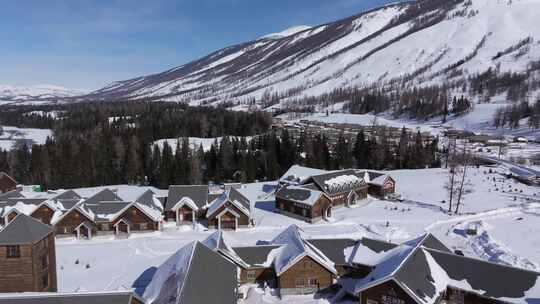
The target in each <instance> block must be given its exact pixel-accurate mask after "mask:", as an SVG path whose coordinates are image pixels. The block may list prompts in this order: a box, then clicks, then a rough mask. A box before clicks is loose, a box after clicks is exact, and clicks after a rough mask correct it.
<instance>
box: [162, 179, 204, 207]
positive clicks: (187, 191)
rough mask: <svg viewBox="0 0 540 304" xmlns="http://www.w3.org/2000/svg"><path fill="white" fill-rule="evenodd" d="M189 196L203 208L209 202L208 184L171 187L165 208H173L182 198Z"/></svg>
mask: <svg viewBox="0 0 540 304" xmlns="http://www.w3.org/2000/svg"><path fill="white" fill-rule="evenodd" d="M184 197H189V198H190V199H191V200H192V201H193V202H194V203H195V205H197V207H198V208H203V207H204V206H205V205H206V204H207V202H208V186H206V185H192V186H189V185H175V186H170V187H169V197H168V198H167V206H165V210H171V209H172V207H174V205H176V203H178V202H179V201H180V200H181V199H182V198H184Z"/></svg>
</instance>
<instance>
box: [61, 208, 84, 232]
mask: <svg viewBox="0 0 540 304" xmlns="http://www.w3.org/2000/svg"><path fill="white" fill-rule="evenodd" d="M85 221H89V222H91V220H90V219H89V218H88V217H86V216H85V215H84V214H82V213H81V212H80V211H79V210H76V209H74V210H71V211H70V212H69V213H68V214H66V215H65V216H64V217H63V218H62V219H61V220H60V221H59V222H58V223H56V225H55V226H54V228H55V231H56V234H73V233H74V232H75V228H77V227H78V226H79V225H80V224H82V223H83V222H85Z"/></svg>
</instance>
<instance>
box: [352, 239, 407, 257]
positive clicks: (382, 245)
mask: <svg viewBox="0 0 540 304" xmlns="http://www.w3.org/2000/svg"><path fill="white" fill-rule="evenodd" d="M360 242H361V243H362V245H364V246H366V247H368V248H369V249H371V250H373V251H374V252H377V253H379V252H382V251H388V250H390V249H393V248H395V247H397V246H398V244H393V243H389V242H385V241H381V240H376V239H370V238H362V239H361V240H360Z"/></svg>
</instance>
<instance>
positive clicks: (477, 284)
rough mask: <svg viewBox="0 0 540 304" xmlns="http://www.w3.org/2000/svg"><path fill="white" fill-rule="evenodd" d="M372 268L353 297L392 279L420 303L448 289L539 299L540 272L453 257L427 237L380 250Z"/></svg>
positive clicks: (512, 298) (504, 297)
mask: <svg viewBox="0 0 540 304" xmlns="http://www.w3.org/2000/svg"><path fill="white" fill-rule="evenodd" d="M432 247H436V248H432ZM373 266H375V268H374V270H373V271H372V272H371V273H370V274H369V275H368V276H367V277H365V278H363V279H361V280H359V281H357V282H356V284H355V287H354V289H353V290H354V291H353V293H354V294H358V293H359V292H362V291H363V290H366V289H368V288H371V287H373V286H376V285H378V284H381V283H384V282H386V281H389V280H393V281H394V282H396V283H397V284H398V285H399V286H401V287H402V288H403V289H404V290H405V292H407V293H408V294H409V295H410V296H411V297H412V298H413V299H415V300H416V301H417V302H418V303H422V304H433V303H435V302H436V301H437V299H438V298H439V297H440V296H441V295H442V293H443V292H444V291H445V290H446V289H447V288H448V287H449V286H451V287H454V288H458V289H461V290H465V291H468V292H472V293H476V294H478V295H480V296H483V297H488V298H494V299H498V300H502V301H510V302H523V303H526V302H528V300H531V299H535V300H538V299H540V288H539V287H540V285H539V286H536V283H537V281H538V277H539V276H540V273H536V272H532V271H529V270H523V269H518V268H513V267H508V266H503V265H498V264H494V263H490V262H486V261H482V260H478V259H472V258H467V257H463V256H460V255H456V254H453V253H452V252H450V251H449V250H448V248H446V246H444V245H443V244H442V243H441V242H440V241H438V240H437V239H436V238H435V237H434V236H433V235H430V234H426V235H424V236H422V237H419V238H417V239H414V240H412V241H408V242H405V243H403V244H401V245H399V246H397V247H394V248H392V249H390V250H388V251H381V252H380V253H379V256H378V260H375V263H374V264H373ZM501 278H504V279H503V280H501ZM346 288H348V287H346Z"/></svg>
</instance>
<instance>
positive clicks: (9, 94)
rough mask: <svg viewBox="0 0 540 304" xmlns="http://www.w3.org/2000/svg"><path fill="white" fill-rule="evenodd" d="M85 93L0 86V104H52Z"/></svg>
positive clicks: (49, 87)
mask: <svg viewBox="0 0 540 304" xmlns="http://www.w3.org/2000/svg"><path fill="white" fill-rule="evenodd" d="M84 93H86V92H85V91H83V90H73V89H67V88H64V87H60V86H54V85H36V86H28V87H24V86H9V85H0V104H2V103H34V102H36V103H39V102H54V101H57V100H58V99H61V98H65V97H72V96H76V95H81V94H84Z"/></svg>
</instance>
